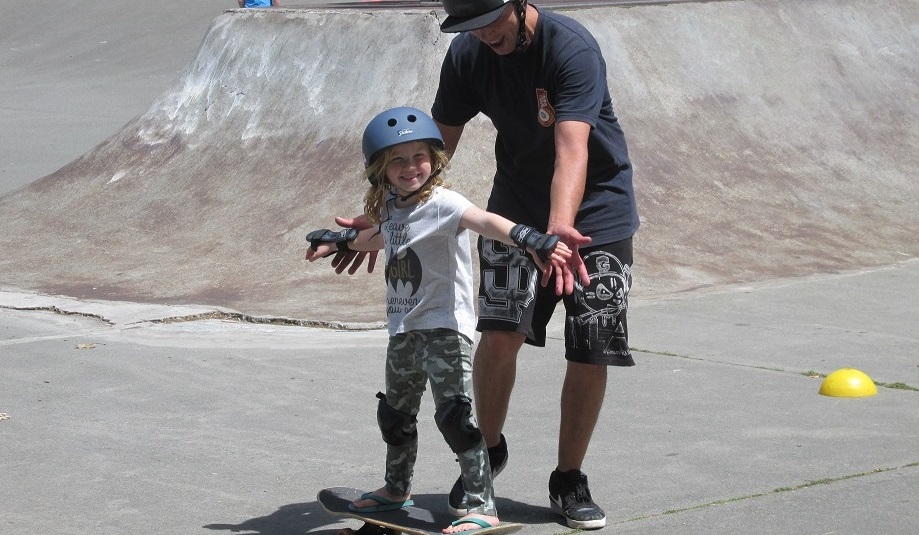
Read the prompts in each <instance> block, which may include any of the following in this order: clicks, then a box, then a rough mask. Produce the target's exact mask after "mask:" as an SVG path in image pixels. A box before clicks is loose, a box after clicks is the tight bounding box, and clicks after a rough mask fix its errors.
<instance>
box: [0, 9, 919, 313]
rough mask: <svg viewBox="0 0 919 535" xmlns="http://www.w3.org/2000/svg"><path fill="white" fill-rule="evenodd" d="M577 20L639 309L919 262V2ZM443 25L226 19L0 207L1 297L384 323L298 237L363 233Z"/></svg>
mask: <svg viewBox="0 0 919 535" xmlns="http://www.w3.org/2000/svg"><path fill="white" fill-rule="evenodd" d="M558 9H562V8H561V7H559V8H558ZM565 12H566V13H567V14H569V15H571V16H573V17H574V18H576V19H578V20H579V21H581V22H582V23H584V24H585V25H586V26H587V27H588V28H589V29H590V30H591V31H592V32H593V33H594V34H595V35H596V36H597V38H598V41H599V42H600V45H601V47H602V48H603V50H604V53H605V56H606V60H607V65H608V69H609V83H610V88H611V92H612V94H613V99H614V103H615V105H616V108H617V112H618V114H619V116H620V118H621V121H622V123H623V125H624V128H625V130H626V133H627V136H628V140H629V143H630V149H631V153H632V156H633V159H634V162H635V168H636V172H635V182H636V189H637V192H638V198H639V203H640V204H639V208H640V211H641V216H642V225H643V226H642V229H641V230H640V232H639V234H638V235H637V237H636V243H635V245H636V280H635V288H634V294H633V295H634V297H633V298H634V299H654V298H658V297H662V296H667V295H671V294H673V293H677V292H682V291H687V290H694V289H698V288H706V287H713V286H721V285H728V284H736V283H749V282H758V281H764V280H771V279H776V278H786V277H801V276H807V275H812V274H819V273H827V272H835V271H841V270H855V269H863V268H868V267H874V266H881V265H889V264H893V263H897V262H900V261H904V260H908V259H910V258H915V257H917V256H919V239H917V237H916V229H917V228H919V184H917V180H916V178H917V176H919V135H917V134H919V132H917V130H919V127H917V124H919V90H917V84H916V80H917V79H919V67H917V62H916V58H917V57H919V29H917V28H919V2H916V1H903V0H900V1H887V0H877V1H870V0H865V1H855V0H842V1H839V0H832V1H831V0H815V1H808V2H800V1H799V0H776V1H753V0H747V1H738V2H706V3H678V4H670V5H655V4H647V3H642V4H641V5H633V6H594V7H579V8H565ZM441 16H442V13H440V12H438V11H436V10H432V9H431V8H430V7H429V6H428V7H424V5H419V6H415V7H405V8H398V9H387V10H377V9H371V8H358V9H346V8H327V9H312V8H311V9H286V8H284V9H273V10H238V11H230V12H227V13H225V14H223V15H221V16H219V17H218V18H217V19H216V20H215V21H214V23H213V25H212V26H211V28H210V30H209V31H208V32H207V34H206V36H205V38H204V41H203V43H202V45H201V48H200V50H199V53H198V56H197V59H196V60H195V61H194V62H193V64H192V65H190V66H189V68H188V70H187V71H186V73H185V74H184V75H183V76H182V77H181V79H179V80H178V81H177V83H176V84H175V86H174V87H172V88H171V89H170V90H168V91H167V92H166V93H165V94H164V95H163V96H162V97H161V98H160V99H159V100H157V101H156V102H154V103H153V104H152V105H151V106H150V108H149V110H148V111H147V112H146V113H144V114H142V115H140V116H139V117H137V118H136V119H134V120H133V121H131V122H130V123H128V124H127V125H125V127H124V128H122V129H121V130H120V131H119V132H117V133H115V135H113V136H112V137H111V138H109V139H108V140H107V141H105V142H104V143H102V144H100V145H99V146H97V147H96V148H94V149H93V150H91V151H90V152H88V153H87V154H85V155H84V156H82V157H81V158H79V159H77V160H75V161H73V162H72V163H70V164H68V165H66V166H65V167H63V168H61V169H60V170H58V171H57V172H55V173H53V174H51V175H48V176H46V177H44V178H42V179H40V180H38V181H36V182H34V183H32V184H30V185H29V186H27V187H25V188H23V189H20V190H17V191H15V192H12V193H9V194H6V195H4V196H3V197H0V285H2V286H3V288H7V289H11V288H16V289H25V290H30V291H38V292H45V293H53V294H63V295H68V296H75V297H80V298H86V299H115V300H129V301H142V302H155V303H171V304H206V305H214V306H220V307H225V308H229V309H232V310H236V311H240V312H243V313H245V314H250V315H259V316H276V317H278V316H279V317H287V318H293V319H298V320H313V321H319V322H336V321H343V322H375V321H380V320H382V319H383V318H384V309H383V304H382V303H383V299H382V296H383V292H384V284H383V280H382V277H383V275H382V270H381V269H379V268H378V270H377V272H376V273H374V274H373V275H370V276H363V277H345V276H338V275H335V274H334V273H333V272H332V271H331V270H330V269H328V267H327V265H326V264H325V263H323V264H321V265H320V264H319V263H316V264H308V263H306V262H305V261H303V260H302V257H303V253H304V250H305V243H304V238H303V237H304V235H305V233H306V232H307V231H308V230H311V229H314V228H319V227H323V226H326V227H327V226H330V225H331V219H332V217H333V216H334V215H353V214H357V213H359V212H360V209H361V197H362V194H363V190H364V185H363V184H362V183H361V180H360V178H359V177H360V171H361V157H360V134H361V132H362V129H363V127H364V125H365V124H366V122H367V120H368V119H369V118H370V117H371V116H372V115H374V114H375V113H377V112H378V111H380V110H382V109H384V108H387V107H391V106H395V105H406V104H407V105H415V106H418V107H420V108H422V109H429V107H430V103H431V101H432V100H433V95H434V91H435V87H436V79H437V73H438V70H439V65H440V61H441V59H442V57H443V54H444V52H445V50H446V47H447V45H448V43H449V39H450V38H451V36H448V35H442V34H440V33H439V31H438V23H439V19H440V18H441ZM493 140H494V137H493V133H492V131H491V129H490V125H489V123H487V121H486V120H485V119H483V118H478V119H477V120H476V121H475V122H474V123H473V125H471V127H470V128H467V132H466V134H465V136H464V141H463V143H462V146H461V148H460V151H459V153H458V154H457V156H456V158H455V159H454V162H453V165H452V166H451V169H450V171H449V175H448V180H449V181H450V182H451V183H452V184H453V186H454V188H455V189H457V190H458V191H460V192H462V193H465V194H466V195H468V196H469V197H470V198H472V199H473V200H475V201H477V202H479V203H484V200H485V198H486V197H487V194H488V191H489V189H490V181H491V175H492V173H493V170H494V166H493V163H492V154H493V149H492V144H493Z"/></svg>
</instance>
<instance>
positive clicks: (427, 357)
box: [385, 329, 497, 515]
mask: <svg viewBox="0 0 919 535" xmlns="http://www.w3.org/2000/svg"><path fill="white" fill-rule="evenodd" d="M429 381H430V383H431V393H432V394H433V395H434V403H435V405H436V406H437V407H440V406H441V405H442V404H444V403H447V402H448V401H450V400H452V399H453V398H455V397H457V396H463V397H466V398H469V399H471V398H472V344H471V343H470V342H469V340H468V339H467V338H466V337H465V336H463V335H461V334H459V333H458V332H456V331H453V330H449V329H425V330H417V331H410V332H407V333H402V334H398V335H395V336H391V337H390V338H389V347H388V348H387V350H386V392H385V394H386V400H387V403H388V404H389V405H390V406H391V407H392V408H394V409H397V410H400V411H402V412H405V413H408V414H411V415H413V416H416V415H417V414H418V409H419V406H420V405H421V396H422V394H424V391H425V387H426V384H427V383H428V382H429ZM472 423H473V424H475V422H474V421H473V422H472ZM411 425H412V426H414V425H415V424H414V423H413V424H411ZM405 431H407V432H409V433H411V432H413V431H415V430H414V429H406V430H405ZM386 448H387V449H386V489H387V490H388V491H389V492H392V493H393V494H395V495H401V496H404V495H406V494H408V493H409V491H410V490H411V481H412V474H413V472H414V467H415V459H416V458H417V456H418V440H417V436H416V438H415V440H414V441H412V442H411V443H410V444H408V445H406V446H391V445H387V447H386ZM457 460H458V461H459V464H460V469H461V470H462V475H463V486H464V488H465V490H466V505H467V506H468V508H469V512H470V513H479V514H486V515H497V512H496V509H495V497H494V490H493V488H492V481H491V466H490V465H489V464H488V454H487V450H486V447H485V439H480V440H479V442H478V444H476V445H475V446H473V447H472V448H470V449H468V450H466V451H464V452H462V453H458V454H457Z"/></svg>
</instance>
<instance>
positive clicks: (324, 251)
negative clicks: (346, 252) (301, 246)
mask: <svg viewBox="0 0 919 535" xmlns="http://www.w3.org/2000/svg"><path fill="white" fill-rule="evenodd" d="M337 252H338V247H336V246H335V244H333V243H323V244H321V245H319V246H318V247H316V248H315V249H314V248H313V247H310V248H309V249H307V250H306V259H307V260H309V261H310V262H315V261H316V260H319V259H320V258H325V257H327V256H329V255H331V254H335V253H337Z"/></svg>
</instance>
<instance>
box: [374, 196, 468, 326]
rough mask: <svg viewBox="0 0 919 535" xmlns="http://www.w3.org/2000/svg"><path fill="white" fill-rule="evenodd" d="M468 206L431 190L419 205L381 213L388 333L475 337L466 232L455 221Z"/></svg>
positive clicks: (388, 206) (391, 204)
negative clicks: (429, 332) (439, 330)
mask: <svg viewBox="0 0 919 535" xmlns="http://www.w3.org/2000/svg"><path fill="white" fill-rule="evenodd" d="M470 206H472V203H471V202H470V201H469V200H468V199H466V198H465V197H463V196H462V195H460V194H459V193H456V192H454V191H450V190H447V189H444V188H440V187H438V188H436V189H435V190H434V192H433V194H432V195H431V197H430V198H429V199H428V200H427V202H425V203H422V204H414V205H412V206H409V207H407V208H397V207H396V206H395V202H394V197H393V198H391V199H389V200H388V201H387V203H386V207H385V208H384V209H383V212H382V214H381V216H382V217H381V219H382V221H383V222H382V223H381V224H380V228H381V230H382V233H383V241H384V243H385V246H384V248H385V251H386V317H387V319H388V323H389V334H390V335H394V334H398V333H404V332H408V331H414V330H418V329H436V328H446V329H453V330H455V331H458V332H460V333H462V334H463V335H465V336H466V337H468V338H469V339H470V340H474V339H475V304H474V303H475V298H474V295H473V289H472V252H471V249H470V245H469V231H468V230H466V229H461V228H460V226H459V225H460V219H461V217H462V215H463V213H464V212H465V211H466V210H467V209H468V208H469V207H470Z"/></svg>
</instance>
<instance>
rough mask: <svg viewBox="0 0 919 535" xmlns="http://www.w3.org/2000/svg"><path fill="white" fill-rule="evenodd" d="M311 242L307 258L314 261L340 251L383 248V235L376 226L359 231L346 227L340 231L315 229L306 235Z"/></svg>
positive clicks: (377, 249)
mask: <svg viewBox="0 0 919 535" xmlns="http://www.w3.org/2000/svg"><path fill="white" fill-rule="evenodd" d="M306 241H308V242H310V246H309V249H307V250H306V259H307V260H309V261H310V262H314V261H316V260H318V259H320V258H324V257H326V256H329V255H330V254H335V253H337V252H340V251H379V250H380V249H382V248H383V235H382V234H381V233H380V232H379V230H378V229H376V228H369V229H365V230H362V231H357V230H356V229H353V228H346V229H342V230H339V231H332V230H329V229H325V228H323V229H319V230H314V231H312V232H310V233H309V234H307V235H306Z"/></svg>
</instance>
